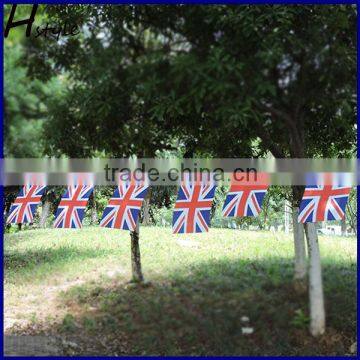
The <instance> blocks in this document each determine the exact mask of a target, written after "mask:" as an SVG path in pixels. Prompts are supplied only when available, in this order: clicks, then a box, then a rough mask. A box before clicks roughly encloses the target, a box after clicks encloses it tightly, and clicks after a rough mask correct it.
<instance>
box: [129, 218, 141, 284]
mask: <svg viewBox="0 0 360 360" xmlns="http://www.w3.org/2000/svg"><path fill="white" fill-rule="evenodd" d="M130 237H131V270H132V282H142V281H144V277H143V274H142V271H141V259H140V246H139V222H138V223H137V225H136V229H135V231H131V233H130Z"/></svg>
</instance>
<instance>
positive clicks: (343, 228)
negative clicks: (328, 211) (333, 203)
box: [341, 218, 346, 236]
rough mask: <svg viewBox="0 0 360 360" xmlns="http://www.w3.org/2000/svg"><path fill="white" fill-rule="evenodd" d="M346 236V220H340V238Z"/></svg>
mask: <svg viewBox="0 0 360 360" xmlns="http://www.w3.org/2000/svg"><path fill="white" fill-rule="evenodd" d="M345 235H346V219H345V218H344V219H342V220H341V236H345Z"/></svg>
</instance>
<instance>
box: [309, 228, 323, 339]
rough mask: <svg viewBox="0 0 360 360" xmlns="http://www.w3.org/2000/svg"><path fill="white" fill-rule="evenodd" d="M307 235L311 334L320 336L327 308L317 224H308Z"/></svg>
mask: <svg viewBox="0 0 360 360" xmlns="http://www.w3.org/2000/svg"><path fill="white" fill-rule="evenodd" d="M305 233H306V238H307V243H308V251H309V258H310V266H309V299H310V333H311V334H312V335H313V336H319V335H321V334H323V333H324V332H325V306H324V293H323V284H322V275H321V262H320V250H319V242H318V237H317V233H316V228H315V224H313V223H306V224H305Z"/></svg>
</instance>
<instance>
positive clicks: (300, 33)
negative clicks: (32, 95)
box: [26, 5, 356, 157]
mask: <svg viewBox="0 0 360 360" xmlns="http://www.w3.org/2000/svg"><path fill="white" fill-rule="evenodd" d="M47 14H48V16H50V17H51V18H52V19H54V20H61V21H64V20H68V21H69V22H75V23H77V24H80V25H81V26H82V32H81V34H80V35H79V36H78V37H76V38H69V39H67V40H66V41H63V42H62V43H60V42H50V41H45V40H44V39H41V40H39V41H37V42H36V43H35V44H31V46H29V47H28V52H27V54H28V57H27V59H26V60H27V63H28V67H29V69H30V70H31V74H32V75H34V76H36V75H39V76H40V75H41V76H44V72H45V73H48V77H49V78H50V77H51V76H53V75H54V74H60V73H63V72H65V73H66V74H68V79H69V81H70V82H71V84H72V86H71V87H70V88H69V89H67V91H66V94H65V95H64V97H63V98H62V99H60V101H59V102H56V103H55V104H54V107H53V108H52V118H51V120H50V121H49V123H48V127H47V132H46V133H47V139H48V142H49V147H48V151H49V153H57V152H60V153H66V154H68V155H72V156H74V154H82V155H85V154H91V153H92V152H93V151H95V150H100V151H105V152H106V153H108V154H112V155H117V156H122V155H129V154H142V155H143V154H146V155H147V156H151V155H153V154H154V153H155V152H156V150H159V149H168V148H174V143H173V140H174V139H178V141H179V145H180V146H181V147H183V148H184V151H185V155H189V156H192V155H194V154H196V153H201V154H207V155H209V156H218V157H229V156H230V157H234V156H235V157H241V156H243V157H247V156H251V155H255V156H259V155H260V156H261V155H266V154H267V153H268V152H269V151H270V152H271V153H272V154H273V155H274V156H275V157H285V156H292V157H306V156H309V157H313V156H325V157H330V156H349V155H351V154H352V153H353V151H354V149H355V138H356V135H355V133H356V132H355V123H356V120H355V119H356V116H355V107H356V101H355V100H356V96H355V95H356V8H355V7H354V6H351V5H350V6H347V5H341V6H224V5H221V6H181V5H179V6H99V7H89V6H51V7H48V8H47ZM49 64H53V65H54V66H52V67H49ZM50 69H52V70H51V71H49V70H50ZM53 128H56V129H59V131H57V132H54V131H52V129H53ZM69 131H71V133H72V134H73V136H71V137H69V136H67V134H68V133H69ZM74 137H76V139H77V144H75V143H74V142H73V138H74ZM224 139H226V141H224ZM256 139H259V140H260V141H255V140H256ZM64 140H65V141H64ZM254 144H256V146H255V147H254Z"/></svg>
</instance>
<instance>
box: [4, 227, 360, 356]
mask: <svg viewBox="0 0 360 360" xmlns="http://www.w3.org/2000/svg"><path fill="white" fill-rule="evenodd" d="M140 231H141V234H140V246H141V256H142V264H143V272H144V276H145V279H146V280H147V282H146V283H145V284H144V285H134V284H129V283H128V280H129V279H130V277H131V274H130V269H131V266H130V239H129V233H128V232H125V231H119V230H113V229H104V228H100V227H86V228H84V229H81V230H70V229H69V230H63V229H48V230H25V231H21V232H18V233H14V234H7V235H5V241H4V252H5V254H4V262H5V310H4V312H5V314H4V317H5V319H4V322H5V334H6V335H14V334H23V335H24V334H27V335H44V334H45V335H47V336H49V337H54V338H56V339H61V344H62V345H61V346H62V347H61V350H60V352H61V354H77V355H85V354H89V355H96V354H97V355H99V354H104V355H124V354H128V355H217V354H223V355H317V354H324V355H325V354H326V355H335V354H336V355H345V354H350V353H351V352H352V351H354V342H355V341H356V268H357V265H356V252H357V246H356V239H355V238H341V237H320V247H321V254H322V264H323V275H324V287H325V299H326V311H327V333H326V334H325V335H324V336H322V337H320V338H318V339H313V338H312V337H311V336H310V335H309V334H308V331H307V326H308V299H307V294H297V293H296V292H295V291H294V288H293V284H292V276H293V256H294V254H293V251H294V250H293V243H292V235H291V234H290V235H284V234H282V233H271V232H247V231H240V230H230V229H210V232H209V233H207V234H196V235H191V236H185V235H181V236H179V235H172V234H171V230H170V229H169V228H160V227H141V229H140ZM251 332H252V333H251Z"/></svg>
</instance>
